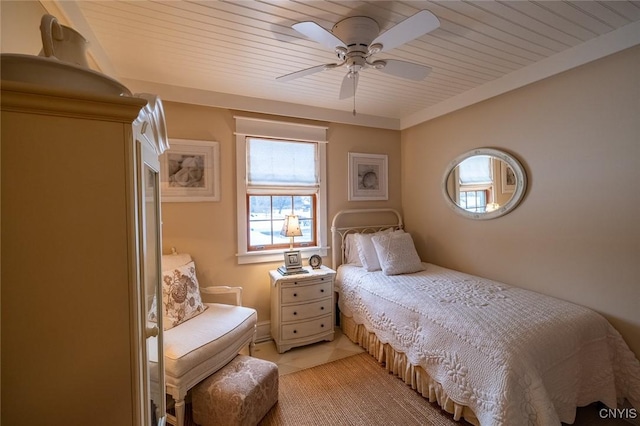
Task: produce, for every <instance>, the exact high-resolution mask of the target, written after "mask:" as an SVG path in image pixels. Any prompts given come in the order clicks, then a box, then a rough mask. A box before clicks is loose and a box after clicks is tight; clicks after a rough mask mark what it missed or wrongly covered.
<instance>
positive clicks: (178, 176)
mask: <svg viewBox="0 0 640 426" xmlns="http://www.w3.org/2000/svg"><path fill="white" fill-rule="evenodd" d="M160 188H161V190H162V198H161V200H162V201H163V202H190V201H220V144H219V143H218V142H210V141H196V140H186V139H171V140H169V150H168V151H166V152H165V153H164V154H162V155H161V156H160Z"/></svg>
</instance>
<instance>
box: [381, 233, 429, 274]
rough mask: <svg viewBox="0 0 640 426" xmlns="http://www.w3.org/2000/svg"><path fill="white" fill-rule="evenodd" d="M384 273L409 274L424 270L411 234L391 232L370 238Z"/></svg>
mask: <svg viewBox="0 0 640 426" xmlns="http://www.w3.org/2000/svg"><path fill="white" fill-rule="evenodd" d="M371 240H372V242H373V245H374V247H375V249H376V252H377V253H378V259H379V261H380V266H381V268H382V272H384V274H385V275H399V274H410V273H413V272H418V271H422V270H424V266H423V265H422V261H421V260H420V256H418V252H416V247H415V245H414V244H413V238H411V234H407V233H396V232H394V233H391V234H382V235H376V236H374V237H373V238H372V239H371Z"/></svg>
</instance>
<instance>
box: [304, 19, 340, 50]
mask: <svg viewBox="0 0 640 426" xmlns="http://www.w3.org/2000/svg"><path fill="white" fill-rule="evenodd" d="M291 28H293V29H294V30H296V31H297V32H299V33H300V34H302V35H305V36H307V37H308V38H310V39H311V40H313V41H315V42H317V43H320V44H321V45H323V46H324V47H326V48H327V49H329V50H331V51H332V52H333V51H334V50H336V47H338V46H342V47H344V48H346V47H347V46H346V45H345V44H344V42H343V41H342V40H340V39H339V38H338V37H336V36H335V35H333V33H332V32H331V31H328V30H325V29H324V28H322V27H321V26H320V25H318V24H316V23H315V22H311V21H307V22H299V23H297V24H293V25H292V26H291Z"/></svg>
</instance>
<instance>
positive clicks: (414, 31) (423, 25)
mask: <svg viewBox="0 0 640 426" xmlns="http://www.w3.org/2000/svg"><path fill="white" fill-rule="evenodd" d="M439 26H440V21H439V20H438V18H437V17H436V15H434V14H433V13H431V12H429V11H428V10H421V11H420V12H418V13H416V14H415V15H413V16H410V17H408V18H407V19H405V20H404V21H402V22H400V23H399V24H397V25H395V26H393V27H391V28H389V29H388V30H387V31H385V32H384V33H382V34H380V35H379V36H378V37H376V38H375V40H373V41H372V42H371V44H370V45H371V46H373V45H374V44H381V45H382V48H380V50H381V51H382V50H384V51H388V50H391V49H393V48H395V47H398V46H400V45H401V44H405V43H408V42H410V41H411V40H414V39H416V38H418V37H420V36H421V35H424V34H426V33H428V32H431V31H433V30H435V29H436V28H438V27H439Z"/></svg>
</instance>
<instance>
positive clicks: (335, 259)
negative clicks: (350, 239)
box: [331, 209, 404, 269]
mask: <svg viewBox="0 0 640 426" xmlns="http://www.w3.org/2000/svg"><path fill="white" fill-rule="evenodd" d="M374 213H382V214H383V215H384V214H385V213H386V214H388V215H389V216H390V217H392V216H395V219H396V221H395V223H386V224H379V225H378V224H375V225H369V224H367V225H356V226H340V220H341V219H343V218H344V217H345V216H347V215H361V216H362V215H371V214H374ZM363 223H366V220H363ZM403 226H404V225H403V223H402V216H400V212H398V211H397V210H395V209H349V210H340V211H339V212H338V213H336V215H335V216H333V220H332V221H331V246H332V247H334V249H333V250H331V261H332V267H333V268H334V269H335V268H337V267H338V266H340V265H342V264H343V263H344V261H345V240H346V237H347V235H349V234H357V233H371V232H378V231H381V230H383V229H387V228H394V229H402V228H403ZM337 241H339V244H336V242H337ZM337 247H340V251H338V250H337Z"/></svg>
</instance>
